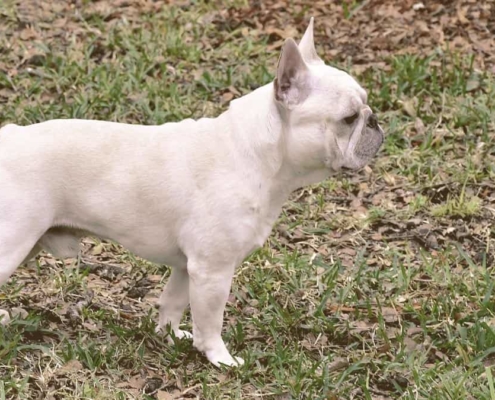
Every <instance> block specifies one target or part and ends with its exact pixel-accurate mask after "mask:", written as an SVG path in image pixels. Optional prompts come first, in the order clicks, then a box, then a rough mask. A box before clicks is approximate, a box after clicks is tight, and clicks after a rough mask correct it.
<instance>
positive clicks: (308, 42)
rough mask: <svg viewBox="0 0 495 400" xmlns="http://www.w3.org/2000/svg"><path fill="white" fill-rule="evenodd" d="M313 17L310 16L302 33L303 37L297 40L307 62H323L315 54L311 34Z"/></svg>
mask: <svg viewBox="0 0 495 400" xmlns="http://www.w3.org/2000/svg"><path fill="white" fill-rule="evenodd" d="M313 25H314V18H313V17H311V19H310V20H309V25H308V27H307V29H306V32H305V33H304V36H303V38H302V39H301V41H300V42H299V50H300V51H301V54H302V56H303V58H304V61H306V62H307V63H308V64H324V62H323V61H322V60H321V58H320V57H318V54H316V48H315V42H314V36H313Z"/></svg>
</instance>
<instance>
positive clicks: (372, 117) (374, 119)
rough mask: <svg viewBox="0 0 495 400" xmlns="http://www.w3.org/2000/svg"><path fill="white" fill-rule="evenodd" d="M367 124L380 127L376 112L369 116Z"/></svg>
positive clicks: (376, 127) (371, 126)
mask: <svg viewBox="0 0 495 400" xmlns="http://www.w3.org/2000/svg"><path fill="white" fill-rule="evenodd" d="M366 125H367V126H368V128H371V129H378V118H377V117H376V115H375V114H371V115H370V116H369V117H368V122H366Z"/></svg>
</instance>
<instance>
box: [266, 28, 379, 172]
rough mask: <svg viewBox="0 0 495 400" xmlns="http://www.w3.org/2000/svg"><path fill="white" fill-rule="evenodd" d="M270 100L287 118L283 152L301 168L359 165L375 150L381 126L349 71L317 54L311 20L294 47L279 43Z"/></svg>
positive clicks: (369, 158) (368, 159)
mask: <svg viewBox="0 0 495 400" xmlns="http://www.w3.org/2000/svg"><path fill="white" fill-rule="evenodd" d="M274 93H275V99H276V101H277V104H278V105H279V108H281V112H282V114H283V115H284V116H285V117H286V118H287V119H289V124H288V125H289V126H290V129H289V132H288V138H287V139H286V141H287V152H288V153H289V154H288V155H289V157H290V158H291V160H292V162H294V163H295V164H297V165H298V166H300V167H303V168H308V169H314V168H322V167H324V168H328V169H330V170H331V171H332V172H336V171H339V170H340V169H341V168H348V169H359V168H361V167H363V166H365V165H366V164H367V163H368V162H369V161H370V160H371V159H372V158H373V156H374V155H375V154H376V153H377V151H378V149H379V148H380V145H381V144H382V142H383V130H382V129H381V127H380V126H379V125H378V120H377V117H376V116H375V114H373V111H372V110H371V108H370V107H369V106H368V104H367V94H366V91H365V90H364V89H363V88H362V87H361V86H360V85H359V84H358V83H357V82H356V81H355V80H354V78H352V77H351V76H350V75H349V74H347V73H346V72H344V71H341V70H339V69H336V68H333V67H330V66H327V65H325V63H324V62H323V61H322V60H321V59H320V58H319V57H318V55H317V54H316V50H315V46H314V42H313V18H311V22H310V24H309V26H308V28H307V30H306V33H305V34H304V36H303V38H302V40H301V42H300V44H299V46H298V45H297V44H296V43H295V42H294V40H292V39H287V40H286V42H285V43H284V46H283V49H282V53H281V55H280V59H279V63H278V67H277V75H276V79H275V81H274Z"/></svg>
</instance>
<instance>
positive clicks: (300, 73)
mask: <svg viewBox="0 0 495 400" xmlns="http://www.w3.org/2000/svg"><path fill="white" fill-rule="evenodd" d="M308 76H309V69H308V66H307V65H306V63H305V62H304V59H303V57H302V55H301V52H300V51H299V48H298V47H297V44H296V42H294V40H293V39H290V38H289V39H286V41H285V43H284V46H283V47H282V53H281V54H280V58H279V60H278V67H277V77H276V78H275V81H274V89H275V98H276V99H277V100H278V101H281V102H283V103H285V104H286V105H287V106H291V105H296V104H299V103H301V102H302V101H303V100H304V99H305V98H306V97H307V96H308V94H309V85H308Z"/></svg>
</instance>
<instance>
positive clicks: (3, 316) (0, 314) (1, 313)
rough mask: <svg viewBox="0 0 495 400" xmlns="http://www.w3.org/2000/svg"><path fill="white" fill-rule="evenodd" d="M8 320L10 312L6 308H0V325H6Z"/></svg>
mask: <svg viewBox="0 0 495 400" xmlns="http://www.w3.org/2000/svg"><path fill="white" fill-rule="evenodd" d="M9 322H10V314H9V312H8V311H6V310H0V325H3V326H5V325H8V324H9Z"/></svg>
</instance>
